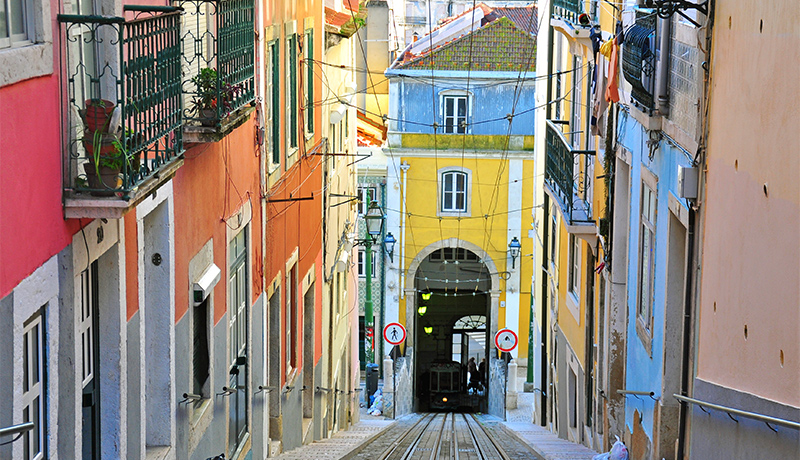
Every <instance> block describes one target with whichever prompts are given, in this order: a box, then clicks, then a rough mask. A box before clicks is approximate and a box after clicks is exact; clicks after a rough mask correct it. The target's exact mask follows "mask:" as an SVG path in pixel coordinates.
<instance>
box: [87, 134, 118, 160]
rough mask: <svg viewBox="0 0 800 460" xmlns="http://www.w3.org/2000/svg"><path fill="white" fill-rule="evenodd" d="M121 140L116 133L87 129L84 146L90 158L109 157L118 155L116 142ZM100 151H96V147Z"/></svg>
mask: <svg viewBox="0 0 800 460" xmlns="http://www.w3.org/2000/svg"><path fill="white" fill-rule="evenodd" d="M118 141H119V137H118V136H116V135H114V134H106V133H103V132H102V131H87V132H86V135H85V136H84V137H83V148H84V149H86V156H87V157H88V158H89V159H95V158H108V157H111V156H114V155H116V153H117V146H116V145H114V144H115V142H118ZM98 148H99V149H100V151H99V152H95V150H96V149H98Z"/></svg>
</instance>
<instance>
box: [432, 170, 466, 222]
mask: <svg viewBox="0 0 800 460" xmlns="http://www.w3.org/2000/svg"><path fill="white" fill-rule="evenodd" d="M451 174H452V175H453V179H454V180H453V182H452V183H453V187H454V188H453V190H451V191H447V190H445V188H444V187H445V176H446V175H451ZM459 175H463V176H464V189H463V190H462V191H459V190H457V189H456V188H455V186H456V180H455V179H456V178H457V177H459ZM437 177H438V178H439V180H438V191H437V192H438V193H437V196H438V201H439V206H438V208H437V209H438V213H437V214H438V215H439V216H469V215H470V208H471V201H472V200H471V199H470V196H471V195H472V193H471V190H472V171H470V170H469V169H467V168H460V167H445V168H441V169H439V171H438V174H437ZM445 194H453V200H452V202H451V203H453V204H452V205H451V207H449V208H446V207H445ZM459 194H463V196H464V205H463V207H461V208H459V207H457V206H455V202H456V198H457V196H458V195H459Z"/></svg>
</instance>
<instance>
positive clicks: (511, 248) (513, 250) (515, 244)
mask: <svg viewBox="0 0 800 460" xmlns="http://www.w3.org/2000/svg"><path fill="white" fill-rule="evenodd" d="M521 248H522V244H520V242H519V240H518V239H517V237H516V236H515V237H514V238H512V239H511V242H510V243H508V254H509V255H510V256H511V268H512V269H513V268H515V262H516V261H517V257H519V251H520V249H521Z"/></svg>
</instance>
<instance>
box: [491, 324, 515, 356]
mask: <svg viewBox="0 0 800 460" xmlns="http://www.w3.org/2000/svg"><path fill="white" fill-rule="evenodd" d="M517 343H519V338H518V337H517V334H516V333H515V332H514V331H512V330H511V329H501V330H499V331H497V334H495V336H494V344H495V345H496V346H497V349H498V350H500V351H505V352H509V351H511V350H513V349H515V348H517Z"/></svg>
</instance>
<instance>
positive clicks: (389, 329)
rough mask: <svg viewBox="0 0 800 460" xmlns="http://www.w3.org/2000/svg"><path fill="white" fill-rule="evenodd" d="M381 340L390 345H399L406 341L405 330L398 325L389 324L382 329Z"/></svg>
mask: <svg viewBox="0 0 800 460" xmlns="http://www.w3.org/2000/svg"><path fill="white" fill-rule="evenodd" d="M383 338H384V339H386V341H387V342H389V343H390V344H392V345H400V344H401V343H403V341H405V340H406V328H404V327H403V325H402V324H400V323H389V324H387V325H386V327H384V328H383Z"/></svg>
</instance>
